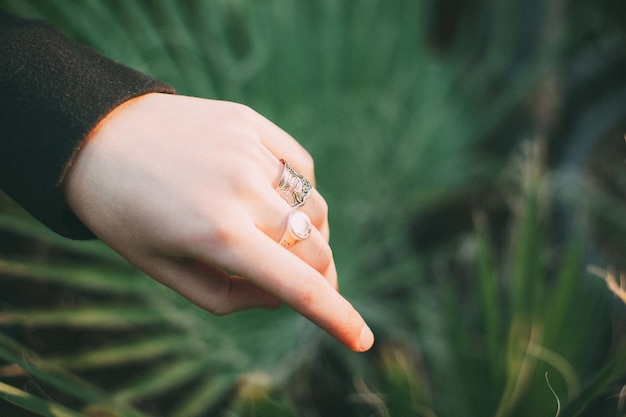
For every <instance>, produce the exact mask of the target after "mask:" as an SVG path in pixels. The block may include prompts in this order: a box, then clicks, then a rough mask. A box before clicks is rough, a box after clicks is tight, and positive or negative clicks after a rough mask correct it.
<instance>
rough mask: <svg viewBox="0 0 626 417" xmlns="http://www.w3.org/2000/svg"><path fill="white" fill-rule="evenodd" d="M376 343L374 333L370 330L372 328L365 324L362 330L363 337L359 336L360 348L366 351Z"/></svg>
mask: <svg viewBox="0 0 626 417" xmlns="http://www.w3.org/2000/svg"><path fill="white" fill-rule="evenodd" d="M373 344H374V333H372V331H371V330H370V328H369V327H368V326H367V324H366V325H364V326H363V329H362V330H361V337H359V350H360V351H361V352H365V351H366V350H369V348H371V347H372V345H373Z"/></svg>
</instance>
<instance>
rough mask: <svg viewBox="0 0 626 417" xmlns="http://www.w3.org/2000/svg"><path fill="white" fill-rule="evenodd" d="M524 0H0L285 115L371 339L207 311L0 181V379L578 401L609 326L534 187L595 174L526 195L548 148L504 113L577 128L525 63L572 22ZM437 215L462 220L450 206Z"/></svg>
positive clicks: (188, 407) (137, 395)
mask: <svg viewBox="0 0 626 417" xmlns="http://www.w3.org/2000/svg"><path fill="white" fill-rule="evenodd" d="M522 3H524V2H519V1H514V2H507V3H505V2H494V4H483V3H480V2H461V3H460V4H459V7H462V9H461V11H462V13H460V14H459V15H460V16H461V17H458V18H456V19H455V18H454V16H456V15H455V13H450V12H449V10H447V9H446V7H445V5H446V4H448V2H437V1H420V2H413V1H399V2H385V1H363V2H358V3H354V4H351V3H348V2H345V3H344V2H339V1H334V0H324V1H306V2H296V1H294V0H275V1H265V2H253V1H226V0H218V1H211V2H209V1H205V2H200V1H198V2H189V3H184V2H175V1H173V0H159V1H154V2H150V1H126V2H122V1H118V2H98V1H85V2H71V1H58V2H41V1H35V0H26V1H25V0H20V1H12V0H3V1H2V4H3V5H4V6H5V7H7V9H9V10H11V11H14V12H16V13H18V14H21V15H23V16H27V17H43V18H46V19H48V20H50V21H52V22H53V23H55V24H56V25H57V26H58V27H59V28H61V29H62V30H64V31H65V32H66V33H67V34H68V35H70V36H72V37H74V38H76V39H78V40H80V41H82V42H85V43H87V44H89V45H92V46H93V47H94V48H96V49H98V50H100V51H102V52H103V53H105V54H106V55H108V56H110V57H111V58H113V59H116V60H118V61H121V62H123V63H125V64H126V65H129V66H131V67H134V68H136V69H138V70H141V71H143V72H146V73H149V74H151V75H153V76H155V77H157V78H159V79H162V80H164V81H166V82H169V83H171V84H172V85H174V86H175V87H176V88H177V89H178V91H179V92H180V93H183V94H192V95H197V96H205V97H214V98H220V99H227V100H233V101H240V102H244V103H246V104H248V105H250V106H251V107H253V108H255V109H257V110H258V111H260V112H261V113H262V114H264V115H266V116H268V117H269V118H270V119H271V120H273V121H275V122H276V123H277V124H278V125H280V126H282V127H284V128H286V130H288V131H289V132H290V133H292V134H293V135H294V136H295V137H296V138H298V140H300V141H301V142H302V143H303V144H304V145H305V147H307V148H308V149H309V150H310V151H311V153H312V154H313V156H314V157H315V159H316V161H317V165H316V168H317V175H318V184H319V186H320V191H321V192H322V194H323V195H324V196H325V197H326V199H327V201H328V203H329V206H330V207H331V219H330V220H331V229H332V230H333V233H332V234H333V236H332V246H333V250H334V253H335V257H336V262H337V266H338V270H339V273H340V280H341V284H342V291H343V292H344V293H345V294H346V296H347V297H348V298H349V299H350V300H351V301H353V302H354V304H355V305H356V306H357V308H358V309H359V310H360V311H361V312H362V313H363V314H364V316H365V317H366V319H367V320H368V321H369V322H370V323H371V324H372V327H374V329H375V331H376V333H377V334H378V336H379V341H380V342H379V345H380V350H376V351H375V352H373V353H371V354H368V355H363V356H360V357H355V356H354V354H351V353H346V352H344V351H342V350H340V349H337V346H335V345H334V344H333V342H331V341H330V340H328V338H327V337H326V336H325V335H324V334H322V333H321V332H320V331H318V330H317V329H315V328H314V327H313V326H312V325H310V324H309V323H307V322H306V321H305V320H303V319H301V318H299V317H298V316H296V315H295V313H293V312H292V311H289V310H288V309H281V310H279V311H272V312H260V311H250V312H243V313H237V314H235V315H233V316H231V317H220V318H216V317H212V316H210V315H209V314H208V313H206V312H204V311H202V310H200V309H199V308H197V307H195V306H193V305H190V304H189V303H188V302H187V301H185V300H183V299H182V298H181V297H179V296H178V295H176V294H174V293H172V292H171V291H169V290H167V289H165V288H163V287H161V286H160V285H158V284H156V283H155V282H153V281H152V280H150V279H149V278H147V277H145V276H143V275H141V274H139V273H138V272H137V271H135V270H134V269H132V268H131V267H130V266H128V265H127V264H126V263H125V262H124V261H122V260H121V259H120V258H119V257H118V256H117V255H116V254H114V253H112V252H111V251H110V250H108V249H107V248H106V247H104V246H103V245H101V244H99V243H96V242H87V243H85V242H82V243H77V242H70V241H67V240H64V239H62V238H59V237H57V236H55V235H53V234H51V233H50V232H48V231H46V230H45V229H43V228H42V227H41V226H38V225H37V224H35V223H34V222H33V221H32V220H29V219H28V218H27V217H25V216H24V215H23V214H22V213H21V212H19V211H18V210H16V209H15V208H14V207H13V206H11V205H10V204H9V203H5V204H3V207H4V209H3V215H2V217H1V218H0V226H1V227H2V229H3V230H4V231H5V232H4V236H5V239H4V240H5V241H7V240H8V239H10V242H11V243H10V244H9V245H7V247H6V250H5V254H3V255H2V256H1V257H0V274H1V276H2V280H1V281H0V285H1V286H2V290H1V293H0V294H1V295H0V300H1V303H0V307H1V308H2V310H1V312H0V326H1V328H0V331H1V333H0V336H1V337H0V357H1V358H3V360H4V361H5V365H4V366H3V367H2V368H0V381H1V383H0V395H2V397H3V398H5V399H6V400H8V401H9V402H10V403H12V404H17V406H19V407H22V408H24V409H27V410H30V412H33V413H36V414H38V415H43V416H64V415H67V416H78V415H83V416H84V415H86V416H91V417H94V416H120V417H121V416H168V417H169V416H172V417H174V416H176V417H185V416H189V417H191V416H201V415H224V416H229V415H271V416H278V417H279V416H283V415H284V416H291V415H311V416H315V415H324V416H331V415H341V416H344V417H345V416H349V415H371V414H374V415H391V416H399V415H402V416H407V415H424V416H448V415H450V416H452V415H455V416H458V415H467V416H473V415H477V416H478V415H488V414H490V413H491V414H493V415H497V416H499V417H504V416H513V415H544V414H545V413H546V412H549V413H551V414H550V415H554V414H556V411H554V409H555V408H556V404H557V403H562V405H563V410H562V411H561V413H563V415H567V414H566V413H570V415H574V414H575V413H577V412H582V411H583V410H585V409H588V407H590V406H591V405H592V404H593V403H594V402H595V401H596V400H598V397H599V396H603V395H605V394H606V393H607V392H609V391H607V389H608V388H607V387H608V386H609V385H610V384H614V383H617V382H618V381H620V379H619V378H620V377H621V378H622V380H623V372H622V369H623V360H624V353H623V352H624V347H623V342H619V343H617V342H616V343H617V344H616V346H615V347H614V349H612V350H611V349H608V348H607V345H606V343H603V342H605V340H601V339H598V334H597V333H594V332H595V331H597V330H598V329H603V331H602V335H603V336H604V337H610V335H611V334H612V333H611V328H610V326H609V325H608V317H609V315H610V307H609V301H608V299H609V293H608V291H606V290H605V289H604V288H603V287H602V282H601V281H600V280H598V279H595V278H591V277H590V276H589V275H588V274H586V273H585V268H586V267H587V265H586V263H587V256H588V254H589V253H594V252H593V249H592V248H590V246H592V245H591V244H588V243H589V242H588V240H587V239H588V236H587V234H586V233H585V231H581V232H580V234H575V235H574V236H573V237H572V238H569V239H562V240H558V239H548V238H547V237H546V236H547V235H546V232H545V231H546V230H548V229H546V227H547V225H548V224H549V223H550V222H549V219H548V218H547V217H546V211H545V205H546V204H548V203H550V204H555V205H559V204H567V207H571V197H572V196H580V195H583V194H584V195H590V193H592V192H597V191H602V190H599V189H598V188H597V187H590V188H586V187H585V186H580V187H579V188H576V189H575V190H574V191H572V189H571V188H570V189H568V190H569V192H565V193H563V195H560V194H559V193H558V192H557V191H558V190H559V187H558V186H553V187H552V188H548V190H552V191H554V193H553V194H554V195H551V196H548V195H546V186H545V185H544V184H545V181H544V179H545V176H546V175H547V174H546V173H545V172H544V171H542V170H540V169H539V168H538V167H540V168H542V169H547V170H548V172H550V170H554V171H556V174H559V175H560V174H561V173H566V170H564V169H562V167H563V165H566V164H565V163H563V164H556V163H551V162H550V161H549V162H547V163H546V164H539V163H538V162H537V161H538V160H539V159H537V158H536V157H532V155H531V156H528V155H527V156H526V157H525V158H522V161H523V162H520V163H515V164H512V162H511V161H512V160H513V159H514V158H512V157H511V156H510V155H509V153H510V151H511V149H516V148H517V147H518V143H519V142H520V139H521V138H524V137H526V136H530V137H537V136H546V137H549V138H552V137H553V136H556V137H564V138H571V137H572V136H575V133H577V132H579V131H580V129H574V132H573V133H572V132H570V131H563V132H560V136H559V135H556V134H554V130H555V129H556V128H555V126H556V122H555V118H554V117H552V116H551V113H550V112H548V111H547V110H546V109H550V108H551V104H554V103H552V102H551V100H550V98H551V97H552V96H551V94H547V93H546V91H548V93H550V90H546V88H545V85H546V83H547V82H548V81H554V80H555V79H556V80H558V76H557V75H555V74H556V73H557V71H556V70H557V69H559V68H560V67H559V65H558V64H560V63H561V62H562V61H563V60H566V61H567V60H569V59H571V57H572V56H575V55H576V53H577V52H578V51H579V49H577V48H578V47H575V45H579V43H574V42H572V43H568V42H570V41H571V40H572V39H573V38H572V37H571V36H572V33H576V34H584V35H585V36H587V37H589V36H590V35H589V33H592V32H593V31H592V30H590V29H589V26H585V25H580V27H577V28H576V31H575V32H571V29H572V28H571V27H569V26H568V24H571V23H578V21H575V20H572V19H573V17H570V16H569V15H567V14H566V13H565V12H564V11H563V10H559V9H558V7H556V6H558V4H557V3H556V2H555V3H552V2H548V3H547V4H545V5H544V4H540V3H541V2H536V3H537V4H535V6H536V7H537V9H536V10H534V9H533V10H530V9H529V8H528V7H527V6H528V5H527V4H526V3H524V4H522ZM576 3H577V4H582V5H583V6H587V7H591V9H592V10H594V9H593V7H592V6H593V5H591V6H590V3H588V2H584V1H580V2H576ZM546 16H548V17H546ZM442 17H443V18H442ZM544 17H546V18H545V19H544ZM441 22H444V23H443V24H442V23H441ZM528 27H533V28H534V29H535V30H534V31H531V32H532V33H531V34H529V33H528V32H526V30H525V29H527V28H528ZM617 45H619V42H618V43H617ZM568 48H569V49H568ZM564 56H565V58H564ZM567 62H569V61H567ZM555 77H556V78H555ZM581 84H584V83H581ZM532 98H534V100H531V99H532ZM529 102H530V103H532V105H530V106H528V103H529ZM528 108H530V109H531V110H528ZM520 114H521V115H522V116H520ZM603 114H605V115H607V117H608V115H609V114H610V115H611V116H612V117H613V118H616V117H617V116H618V115H619V114H620V112H619V111H618V110H614V111H613V112H611V113H603ZM525 118H527V119H530V120H531V121H532V123H529V122H528V121H527V120H525ZM607 120H608V119H607ZM607 123H613V124H614V120H613V119H611V120H608V121H607ZM506 126H513V127H514V128H506ZM592 136H595V135H592ZM575 142H576V143H578V141H575ZM548 148H549V147H548ZM574 148H575V147H572V149H574ZM570 154H571V155H579V154H580V152H578V153H576V152H571V153H570ZM574 159H576V158H574V157H572V158H570V159H567V161H572V160H574ZM507 166H513V167H514V168H516V169H517V170H516V171H514V174H513V175H512V177H513V178H515V181H511V180H509V178H510V176H509V172H510V170H509V168H507ZM540 174H541V175H540ZM559 175H556V177H557V179H559V178H560V176H559ZM548 176H549V175H548ZM576 177H577V178H578V175H577V176H576ZM583 177H584V175H583ZM583 182H584V181H583ZM551 183H552V184H557V185H558V184H559V182H558V181H557V180H555V181H551ZM576 183H577V184H578V183H579V182H576ZM503 190H504V191H503ZM598 194H599V195H602V196H607V195H610V194H607V193H605V192H600V193H598ZM501 195H504V196H505V197H506V198H500V197H499V196H501ZM494 196H496V197H494ZM568 198H569V199H568ZM494 201H495V203H493V202H494ZM502 201H507V203H508V204H503V203H502ZM592 202H593V203H594V204H590V205H589V206H587V207H581V209H585V210H588V211H591V212H594V213H596V214H597V216H596V217H595V218H596V219H598V218H602V219H604V221H605V223H606V222H607V221H608V222H609V224H611V225H615V224H617V225H618V226H619V227H621V228H617V229H616V228H615V227H613V228H612V230H613V232H612V233H614V234H616V235H617V236H623V234H620V233H624V232H626V228H624V227H623V224H624V223H623V221H621V220H619V219H620V218H621V219H623V218H626V217H620V215H619V213H623V211H620V210H621V208H620V207H621V206H620V204H619V203H615V202H612V203H607V204H609V207H611V211H610V212H611V213H614V214H613V215H610V216H607V215H605V211H604V210H602V209H598V207H606V206H604V205H603V206H600V202H601V200H600V199H592ZM596 203H597V204H596ZM459 206H460V207H461V209H458V207H459ZM503 207H504V208H503ZM482 212H484V213H486V214H485V216H482V215H480V214H479V215H477V216H474V220H475V221H472V213H482ZM450 213H451V214H450ZM502 213H504V215H502V216H501V214H502ZM615 213H617V214H615ZM570 214H572V212H571V211H568V216H565V217H564V218H566V220H567V219H569V221H570V223H569V224H570V225H571V223H572V222H573V220H572V216H570ZM501 217H502V218H504V220H503V221H502V222H501V223H496V222H498V221H499V219H500V218H501ZM607 217H608V218H607ZM459 218H460V219H461V220H463V219H465V218H466V219H469V221H468V222H464V221H462V222H461V226H459V227H456V226H455V227H453V228H450V225H456V224H457V223H458V222H457V220H459ZM483 218H484V219H487V220H486V221H483V220H481V219H483ZM509 224H510V225H512V226H511V227H512V229H511V230H514V233H512V234H511V235H508V234H507V233H503V232H502V231H500V232H498V231H499V230H500V229H504V230H508V229H507V228H506V225H509ZM425 225H426V226H430V227H425ZM433 225H435V226H436V228H435V229H434V230H433V228H432V226H433ZM467 225H469V227H468V226H467ZM487 225H490V226H491V227H487ZM502 225H504V226H502ZM501 226H502V227H501ZM565 226H567V225H565ZM559 227H560V226H555V228H556V229H559ZM489 229H491V230H495V231H496V232H493V233H489V232H488V230H489ZM563 230H571V228H570V227H565V228H564V229H563ZM615 230H618V231H617V232H616V231H615ZM562 246H563V247H565V248H566V249H564V250H562V251H561V250H557V249H559V248H561V247H562ZM502 248H506V250H504V249H502ZM555 248H556V249H555ZM602 259H604V258H599V259H596V260H602ZM600 266H603V267H604V266H605V265H600ZM432 277H434V278H432ZM581 292H582V293H581ZM616 340H617V339H616ZM593 342H597V343H593ZM604 354H606V355H608V356H609V357H610V359H605V358H603V355H604ZM593 368H597V369H595V370H597V371H598V372H597V373H596V372H594V369H593ZM546 372H548V377H547V378H546V376H545V373H546ZM477 376H478V378H477ZM316 382H317V383H316ZM277 388H279V389H277ZM551 389H552V390H553V391H554V393H555V395H556V396H554V395H553V393H552V391H551ZM610 392H612V393H619V390H613V391H610ZM380 393H382V394H383V395H379V394H380ZM557 399H558V401H557ZM0 404H2V403H0ZM59 404H62V405H59ZM1 407H2V405H0V410H2V408H1ZM10 412H13V413H14V414H15V415H18V414H17V413H18V411H17V409H15V408H12V409H11V411H10Z"/></svg>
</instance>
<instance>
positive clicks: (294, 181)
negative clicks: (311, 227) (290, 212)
mask: <svg viewBox="0 0 626 417" xmlns="http://www.w3.org/2000/svg"><path fill="white" fill-rule="evenodd" d="M280 162H282V163H283V165H284V168H283V173H282V175H281V176H280V181H278V186H277V187H276V191H277V192H278V194H279V195H280V196H281V197H282V198H283V199H284V200H285V201H286V202H287V204H289V205H290V206H291V207H300V206H301V205H303V204H304V202H305V201H306V199H307V197H308V196H309V193H310V192H311V188H312V187H311V183H310V182H309V181H308V180H307V179H306V178H304V177H303V176H302V175H300V174H299V173H298V171H296V170H295V169H293V167H292V166H291V165H289V164H288V163H287V162H285V160H284V159H281V160H280Z"/></svg>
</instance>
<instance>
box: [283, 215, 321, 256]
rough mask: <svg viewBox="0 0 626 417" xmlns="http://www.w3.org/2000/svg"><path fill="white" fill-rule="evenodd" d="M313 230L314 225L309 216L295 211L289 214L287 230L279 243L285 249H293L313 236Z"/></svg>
mask: <svg viewBox="0 0 626 417" xmlns="http://www.w3.org/2000/svg"><path fill="white" fill-rule="evenodd" d="M311 230H313V225H312V224H311V219H310V218H309V216H307V214H306V213H304V212H302V211H299V210H294V211H292V212H291V213H289V217H288V218H287V229H286V230H285V233H284V234H283V237H282V238H281V239H280V240H279V241H278V243H279V244H280V246H282V247H283V248H288V247H291V246H293V245H295V244H296V243H298V242H299V241H301V240H304V239H307V238H308V237H309V236H311Z"/></svg>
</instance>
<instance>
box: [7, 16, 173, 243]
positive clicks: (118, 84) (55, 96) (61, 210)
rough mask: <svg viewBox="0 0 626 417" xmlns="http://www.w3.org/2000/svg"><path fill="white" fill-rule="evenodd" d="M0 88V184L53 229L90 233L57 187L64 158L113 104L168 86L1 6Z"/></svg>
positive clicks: (74, 235)
mask: <svg viewBox="0 0 626 417" xmlns="http://www.w3.org/2000/svg"><path fill="white" fill-rule="evenodd" d="M0 88H1V93H0V189H2V191H4V192H5V193H6V194H7V195H8V196H10V197H11V198H12V199H14V200H15V201H16V202H17V203H18V204H20V205H21V206H22V207H24V208H25V209H26V210H27V211H29V212H30V213H31V214H32V215H33V216H34V217H35V218H37V219H39V220H40V221H41V222H43V223H44V224H46V225H47V226H48V227H50V228H51V229H52V230H54V231H56V232H57V233H59V234H61V235H64V236H67V237H71V238H76V239H85V238H91V237H93V235H92V234H91V232H90V231H89V230H88V229H87V228H86V227H85V226H84V225H83V224H82V223H81V222H80V221H79V220H78V219H77V218H76V217H75V216H74V215H73V214H72V213H71V212H70V210H69V209H68V208H67V206H66V205H65V203H64V199H63V196H62V193H61V190H60V188H59V182H60V181H61V179H62V178H63V175H64V171H65V169H66V166H67V164H68V161H70V159H71V157H72V156H73V154H74V152H75V151H76V150H77V149H78V148H79V147H80V144H81V142H82V141H83V140H84V139H85V137H86V136H87V135H88V133H89V132H90V131H91V130H92V128H93V127H95V126H96V124H97V123H98V122H99V121H100V120H101V119H102V118H103V117H104V116H106V114H107V113H109V112H110V111H111V110H113V109H114V108H115V107H116V106H118V105H119V104H121V103H123V102H124V101H126V100H129V99H131V98H133V97H137V96H140V95H143V94H146V93H151V92H166V93H173V92H174V91H173V90H172V88H171V87H169V86H167V85H165V84H163V83H161V82H159V81H157V80H154V79H152V78H150V77H148V76H146V75H143V74H141V73H139V72H137V71H134V70H132V69H130V68H127V67H125V66H122V65H120V64H118V63H116V62H113V61H111V60H109V59H107V58H105V57H103V56H102V55H100V54H98V53H97V52H95V51H94V50H92V49H90V48H88V47H85V46H83V45H80V44H77V43H75V42H73V41H72V40H70V39H68V38H66V37H64V36H63V35H62V34H61V33H60V32H58V31H57V30H55V29H54V28H53V27H52V26H50V25H49V24H47V23H44V22H41V21H26V20H22V19H18V18H15V17H12V16H8V15H6V14H3V13H2V12H1V11H0Z"/></svg>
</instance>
